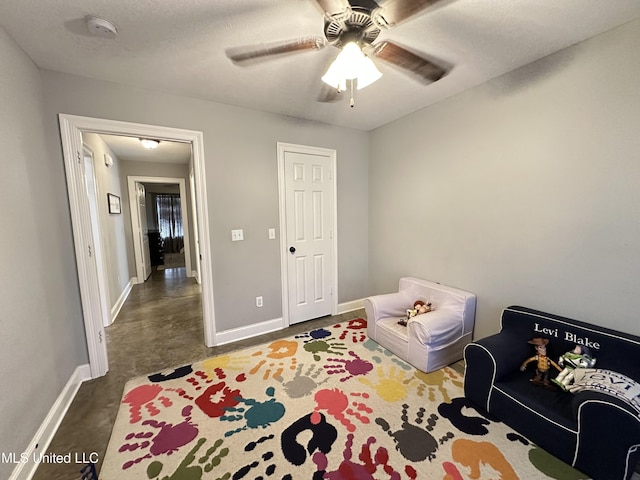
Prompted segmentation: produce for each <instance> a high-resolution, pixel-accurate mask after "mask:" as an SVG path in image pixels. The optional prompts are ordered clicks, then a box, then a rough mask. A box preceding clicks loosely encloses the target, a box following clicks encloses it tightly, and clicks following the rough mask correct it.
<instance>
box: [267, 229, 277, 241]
mask: <svg viewBox="0 0 640 480" xmlns="http://www.w3.org/2000/svg"><path fill="white" fill-rule="evenodd" d="M275 238H276V229H275V228H270V229H269V240H275Z"/></svg>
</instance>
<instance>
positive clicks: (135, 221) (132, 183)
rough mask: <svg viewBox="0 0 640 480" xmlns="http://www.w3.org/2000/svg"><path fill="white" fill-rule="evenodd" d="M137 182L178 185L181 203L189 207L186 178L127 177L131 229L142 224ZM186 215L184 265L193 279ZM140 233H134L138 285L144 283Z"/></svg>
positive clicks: (184, 222) (188, 275)
mask: <svg viewBox="0 0 640 480" xmlns="http://www.w3.org/2000/svg"><path fill="white" fill-rule="evenodd" d="M136 182H138V183H170V184H176V183H177V184H178V186H179V188H180V202H181V204H182V205H187V204H188V203H189V199H188V198H187V188H186V181H185V179H184V178H173V177H172V178H169V177H137V176H128V177H127V186H128V189H129V207H130V210H131V229H132V230H134V229H136V230H137V227H135V226H136V225H139V224H140V219H139V218H138V208H137V205H135V203H136ZM187 217H188V215H186V209H184V208H183V210H182V230H183V232H184V233H183V235H184V264H185V267H186V269H187V277H193V271H192V269H191V246H190V245H191V237H190V236H189V219H188V218H187ZM138 233H139V232H137V231H134V232H133V251H134V255H135V257H136V258H135V260H136V276H137V279H136V283H144V280H140V278H141V277H144V275H141V274H142V273H143V272H142V262H141V259H142V255H143V253H142V245H141V244H140V235H137V234H138Z"/></svg>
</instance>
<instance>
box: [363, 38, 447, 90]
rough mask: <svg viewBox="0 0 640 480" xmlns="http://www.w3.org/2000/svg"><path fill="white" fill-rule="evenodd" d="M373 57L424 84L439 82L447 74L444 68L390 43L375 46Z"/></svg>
mask: <svg viewBox="0 0 640 480" xmlns="http://www.w3.org/2000/svg"><path fill="white" fill-rule="evenodd" d="M374 55H375V56H376V58H379V59H380V60H384V61H385V62H387V63H390V64H392V65H395V66H397V67H400V68H404V69H405V70H409V71H410V72H412V73H415V74H416V75H418V76H419V77H421V78H422V79H423V80H424V82H425V83H432V82H435V81H437V80H440V79H441V78H442V77H443V76H444V75H445V74H446V73H447V71H446V70H445V69H444V68H442V67H439V66H438V65H436V64H435V63H433V62H430V61H429V60H427V59H425V58H422V57H420V56H418V55H416V54H415V53H412V52H410V51H409V50H407V49H406V48H403V47H401V46H400V45H397V44H395V43H392V42H386V41H385V42H381V43H379V44H376V45H375V51H374Z"/></svg>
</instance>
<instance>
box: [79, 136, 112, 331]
mask: <svg viewBox="0 0 640 480" xmlns="http://www.w3.org/2000/svg"><path fill="white" fill-rule="evenodd" d="M82 151H83V156H87V155H88V156H89V157H91V172H90V173H89V172H85V174H90V175H91V176H92V177H93V178H92V179H91V180H92V182H93V186H94V188H93V192H91V191H90V192H89V195H92V196H93V198H90V199H89V202H91V203H93V204H94V207H92V209H93V208H95V210H96V215H97V216H96V217H95V218H94V215H91V225H92V228H93V230H92V232H93V234H94V235H95V236H96V237H97V238H94V241H93V247H94V248H93V252H94V255H95V257H96V262H97V273H98V288H99V290H100V297H101V298H100V303H101V305H102V318H103V321H104V323H103V324H102V325H103V326H105V327H108V326H109V325H111V320H112V318H111V308H110V305H109V297H110V291H109V282H108V281H107V278H108V275H109V271H108V270H107V263H106V260H105V258H104V249H103V247H102V245H103V239H102V227H101V222H102V219H101V218H100V209H99V208H98V201H99V200H98V197H97V195H98V183H97V179H96V175H95V158H94V156H93V150H92V149H91V148H90V147H89V146H88V145H86V144H84V143H83V144H82Z"/></svg>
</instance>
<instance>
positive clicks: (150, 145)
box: [138, 138, 160, 150]
mask: <svg viewBox="0 0 640 480" xmlns="http://www.w3.org/2000/svg"><path fill="white" fill-rule="evenodd" d="M138 140H140V143H141V144H142V146H143V147H144V148H146V149H148V150H155V149H156V148H158V145H160V140H155V139H153V138H139V139H138Z"/></svg>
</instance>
